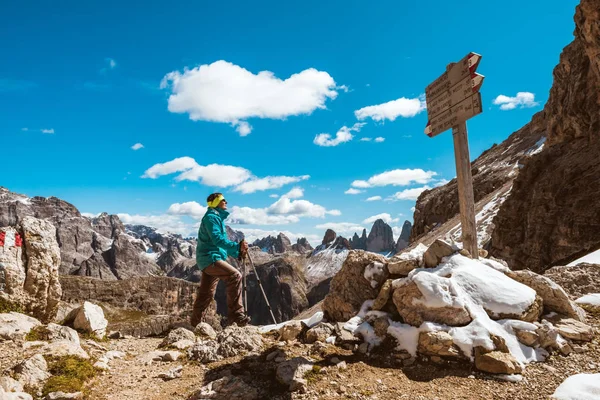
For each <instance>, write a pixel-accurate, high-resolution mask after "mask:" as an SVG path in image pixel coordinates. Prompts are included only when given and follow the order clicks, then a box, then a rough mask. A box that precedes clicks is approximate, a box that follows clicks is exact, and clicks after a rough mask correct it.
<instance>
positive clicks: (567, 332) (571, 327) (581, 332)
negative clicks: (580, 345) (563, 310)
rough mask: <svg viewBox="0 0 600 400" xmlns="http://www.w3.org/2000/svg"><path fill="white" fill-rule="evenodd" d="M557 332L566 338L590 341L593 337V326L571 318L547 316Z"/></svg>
mask: <svg viewBox="0 0 600 400" xmlns="http://www.w3.org/2000/svg"><path fill="white" fill-rule="evenodd" d="M548 319H549V320H550V321H551V322H552V324H553V325H554V327H555V328H556V330H557V331H558V333H559V334H560V335H561V336H562V337H564V338H567V339H571V340H575V341H578V342H590V341H592V339H593V338H594V328H592V327H591V326H590V325H588V324H585V323H583V322H580V321H578V320H576V319H573V318H561V317H553V318H548Z"/></svg>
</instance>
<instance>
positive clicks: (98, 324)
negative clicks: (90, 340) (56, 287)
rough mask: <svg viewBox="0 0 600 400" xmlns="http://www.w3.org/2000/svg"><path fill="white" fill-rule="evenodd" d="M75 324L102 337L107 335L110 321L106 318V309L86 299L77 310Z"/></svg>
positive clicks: (77, 327) (78, 327)
mask: <svg viewBox="0 0 600 400" xmlns="http://www.w3.org/2000/svg"><path fill="white" fill-rule="evenodd" d="M73 326H74V327H75V329H81V330H83V331H84V332H88V333H91V334H94V335H96V336H97V337H98V338H100V339H102V338H103V337H104V336H105V335H106V327H107V326H108V321H107V320H106V318H104V311H103V310H102V308H101V307H100V306H97V305H95V304H93V303H90V302H89V301H86V302H85V303H83V305H82V306H81V308H79V310H78V311H77V315H76V316H75V320H74V321H73Z"/></svg>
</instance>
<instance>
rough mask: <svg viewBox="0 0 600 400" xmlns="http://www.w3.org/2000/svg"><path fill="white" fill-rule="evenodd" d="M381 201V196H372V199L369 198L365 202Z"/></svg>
mask: <svg viewBox="0 0 600 400" xmlns="http://www.w3.org/2000/svg"><path fill="white" fill-rule="evenodd" d="M378 200H381V196H373V197H369V198H368V199H367V201H378Z"/></svg>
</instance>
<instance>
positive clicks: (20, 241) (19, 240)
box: [15, 233, 23, 247]
mask: <svg viewBox="0 0 600 400" xmlns="http://www.w3.org/2000/svg"><path fill="white" fill-rule="evenodd" d="M22 245H23V239H22V238H21V235H19V234H18V233H17V234H16V235H15V246H16V247H21V246H22Z"/></svg>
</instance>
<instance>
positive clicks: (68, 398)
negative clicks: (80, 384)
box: [44, 392, 83, 400]
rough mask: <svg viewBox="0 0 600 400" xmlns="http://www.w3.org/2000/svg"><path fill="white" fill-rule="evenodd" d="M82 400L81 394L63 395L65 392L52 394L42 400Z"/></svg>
mask: <svg viewBox="0 0 600 400" xmlns="http://www.w3.org/2000/svg"><path fill="white" fill-rule="evenodd" d="M76 399H83V393H82V392H75V393H65V392H52V393H48V395H47V396H46V397H45V398H44V400H76Z"/></svg>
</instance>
